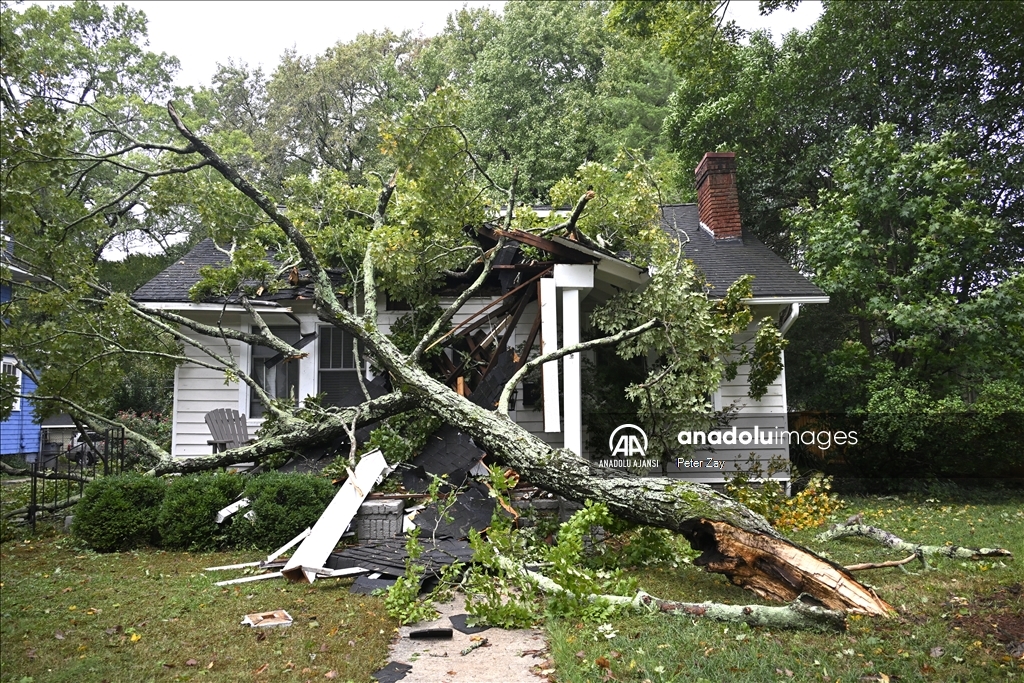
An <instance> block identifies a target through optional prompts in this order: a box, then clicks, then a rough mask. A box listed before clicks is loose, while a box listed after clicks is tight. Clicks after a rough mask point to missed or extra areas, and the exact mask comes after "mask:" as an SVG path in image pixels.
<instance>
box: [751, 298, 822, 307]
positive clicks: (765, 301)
mask: <svg viewBox="0 0 1024 683" xmlns="http://www.w3.org/2000/svg"><path fill="white" fill-rule="evenodd" d="M828 302H829V297H828V296H827V295H822V296H752V297H747V298H745V299H740V303H741V304H747V305H748V306H752V305H764V304H827V303H828Z"/></svg>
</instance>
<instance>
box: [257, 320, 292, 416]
mask: <svg viewBox="0 0 1024 683" xmlns="http://www.w3.org/2000/svg"><path fill="white" fill-rule="evenodd" d="M270 331H271V332H272V333H274V334H275V335H276V336H278V337H279V338H280V339H281V340H282V341H285V342H287V343H289V344H296V343H298V341H299V328H297V327H271V328H270ZM252 377H253V379H255V380H256V383H257V384H259V385H260V386H261V387H263V390H264V391H266V392H267V393H268V394H270V395H271V396H273V397H274V398H283V399H291V400H292V401H293V402H295V403H296V404H297V403H298V401H299V361H298V360H297V359H293V360H289V361H285V360H282V359H281V357H280V354H278V352H277V351H274V350H273V349H268V348H267V347H266V346H254V347H253V348H252ZM249 417H263V404H262V403H260V400H259V398H257V396H256V392H255V391H250V392H249Z"/></svg>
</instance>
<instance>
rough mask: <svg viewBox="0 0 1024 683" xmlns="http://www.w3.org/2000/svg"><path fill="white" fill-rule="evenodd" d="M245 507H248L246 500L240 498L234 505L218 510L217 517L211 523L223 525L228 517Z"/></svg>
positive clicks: (247, 500)
mask: <svg viewBox="0 0 1024 683" xmlns="http://www.w3.org/2000/svg"><path fill="white" fill-rule="evenodd" d="M246 507H249V499H248V498H241V499H239V500H236V501H235V502H234V503H232V504H231V505H228V506H227V507H226V508H224V509H223V510H218V511H217V516H216V517H215V518H214V520H213V521H215V522H216V523H217V524H223V523H224V522H226V521H227V520H228V518H229V517H231V515H233V514H235V513H236V512H238V511H239V510H241V509H242V508H246Z"/></svg>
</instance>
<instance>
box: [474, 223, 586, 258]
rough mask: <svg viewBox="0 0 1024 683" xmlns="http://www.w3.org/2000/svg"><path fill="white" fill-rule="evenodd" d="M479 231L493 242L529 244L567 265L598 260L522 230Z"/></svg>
mask: <svg viewBox="0 0 1024 683" xmlns="http://www.w3.org/2000/svg"><path fill="white" fill-rule="evenodd" d="M479 231H480V234H482V235H484V236H485V237H489V238H490V239H493V240H497V239H498V238H499V237H505V238H507V239H511V240H515V241H516V242H519V243H521V244H528V245H530V246H531V247H535V248H537V249H540V250H541V251H543V252H546V253H548V254H551V255H552V256H554V257H555V258H557V259H559V260H561V261H564V262H566V263H594V262H595V261H596V260H597V259H596V258H595V257H594V256H590V255H588V254H584V253H581V252H579V251H577V250H575V249H573V248H572V247H567V246H565V245H562V244H558V243H557V242H553V241H551V240H549V239H546V238H544V237H541V236H540V235H534V234H532V233H529V232H523V231H522V230H501V229H499V228H488V227H481V228H480V229H479Z"/></svg>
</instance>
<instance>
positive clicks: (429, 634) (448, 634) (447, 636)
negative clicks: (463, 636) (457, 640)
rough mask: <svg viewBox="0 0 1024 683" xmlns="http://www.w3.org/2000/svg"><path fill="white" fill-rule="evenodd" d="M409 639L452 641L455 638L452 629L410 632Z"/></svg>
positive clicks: (429, 629)
mask: <svg viewBox="0 0 1024 683" xmlns="http://www.w3.org/2000/svg"><path fill="white" fill-rule="evenodd" d="M409 637H410V638H412V639H413V640H428V639H433V638H440V639H443V640H451V639H452V638H453V637H454V633H452V629H450V628H421V629H418V630H416V631H410V632H409Z"/></svg>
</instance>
